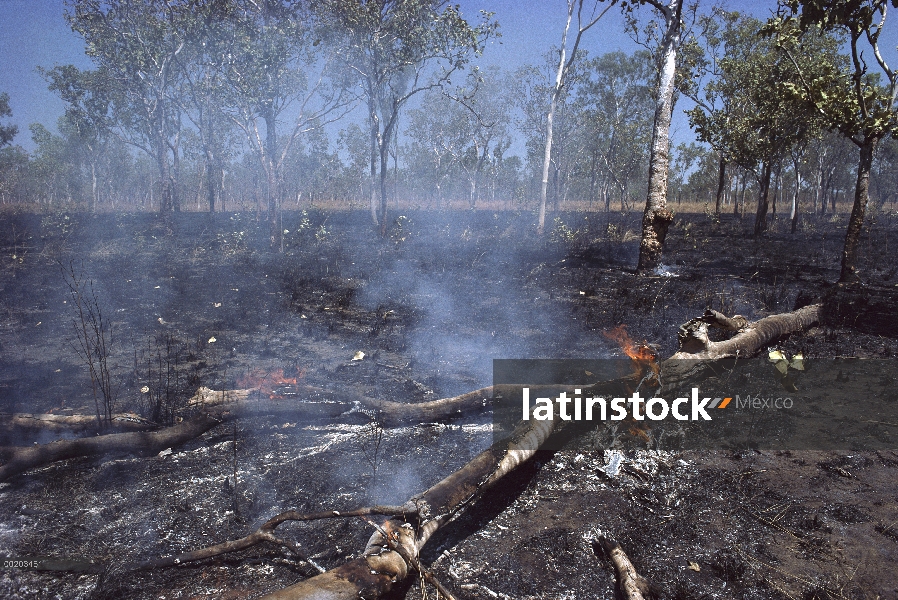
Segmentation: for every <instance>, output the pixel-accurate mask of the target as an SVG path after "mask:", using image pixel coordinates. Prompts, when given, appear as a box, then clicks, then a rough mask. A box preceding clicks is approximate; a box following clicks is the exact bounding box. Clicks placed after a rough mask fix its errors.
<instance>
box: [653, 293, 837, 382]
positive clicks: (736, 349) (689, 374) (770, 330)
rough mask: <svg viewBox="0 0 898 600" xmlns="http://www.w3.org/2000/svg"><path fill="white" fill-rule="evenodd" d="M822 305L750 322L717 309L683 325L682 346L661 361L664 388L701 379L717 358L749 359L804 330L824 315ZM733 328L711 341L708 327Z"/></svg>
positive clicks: (679, 334) (681, 330) (680, 338)
mask: <svg viewBox="0 0 898 600" xmlns="http://www.w3.org/2000/svg"><path fill="white" fill-rule="evenodd" d="M821 313H822V305H821V304H812V305H809V306H805V307H804V308H800V309H798V310H795V311H793V312H790V313H783V314H779V315H772V316H770V317H765V318H763V319H759V320H758V321H755V322H749V321H748V319H746V318H745V317H743V316H741V315H736V316H734V317H727V316H726V315H723V314H721V313H719V312H717V311H716V310H711V309H708V310H706V311H705V314H704V315H702V316H701V317H698V318H696V319H692V320H691V321H689V322H688V323H684V324H683V325H681V326H680V330H679V332H678V334H677V338H678V341H679V349H678V350H677V352H675V353H674V354H673V355H672V356H671V357H670V358H668V359H667V360H665V361H663V362H662V363H661V374H662V379H661V382H662V389H664V390H668V389H672V388H675V387H677V386H682V385H683V384H684V383H685V382H687V381H690V380H693V381H694V380H699V379H701V378H702V377H704V376H705V374H706V373H708V372H709V371H712V370H713V369H714V367H715V364H716V362H717V361H720V360H723V359H728V358H750V357H752V356H755V355H757V354H758V353H759V352H761V351H762V350H764V349H765V348H766V347H767V345H768V344H772V343H774V342H776V341H777V340H779V339H781V338H783V337H785V336H787V335H789V334H791V333H795V332H797V331H803V330H805V329H807V328H809V327H811V326H812V325H814V324H815V323H818V322H819V321H820V318H821ZM710 327H715V328H718V329H723V330H725V331H734V332H736V335H734V336H733V337H731V338H729V339H727V340H723V341H718V342H715V341H712V340H711V338H710V334H709V328H710Z"/></svg>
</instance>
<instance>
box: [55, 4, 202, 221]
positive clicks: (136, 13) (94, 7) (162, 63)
mask: <svg viewBox="0 0 898 600" xmlns="http://www.w3.org/2000/svg"><path fill="white" fill-rule="evenodd" d="M190 10H192V8H191V7H190V6H188V4H187V3H178V2H175V1H173V0H139V1H138V0H68V10H67V12H66V19H67V20H68V22H69V25H70V26H71V27H72V29H73V31H75V32H76V33H78V34H80V35H81V36H82V37H83V38H84V41H85V43H86V53H87V55H88V56H90V57H91V58H92V59H93V61H94V62H95V63H96V64H97V66H98V69H99V70H101V71H102V72H103V74H104V77H105V78H106V82H107V83H108V84H109V85H108V88H107V92H108V94H109V95H110V105H111V111H112V117H113V122H114V124H115V127H114V132H115V133H116V134H118V135H119V136H121V138H122V139H123V140H125V141H126V142H128V143H129V144H132V145H133V146H135V147H137V148H140V149H141V150H143V151H144V152H145V153H146V154H147V155H148V156H150V157H152V159H153V160H154V162H155V163H156V166H157V168H158V171H159V180H160V185H161V198H160V202H159V207H160V212H162V213H163V214H165V213H169V212H171V211H178V210H180V199H179V196H178V189H177V176H178V169H179V162H178V161H179V159H180V148H179V143H180V133H181V127H182V122H181V111H180V109H179V106H178V104H177V102H175V100H174V98H173V95H174V93H175V90H176V87H177V86H176V82H177V78H178V76H179V74H178V70H177V65H176V61H175V59H176V58H177V56H178V54H180V53H181V52H182V50H183V49H184V46H185V44H186V37H187V34H188V32H187V31H186V30H185V29H184V28H183V27H182V22H183V21H182V16H183V14H184V12H185V11H188V12H189V11H190Z"/></svg>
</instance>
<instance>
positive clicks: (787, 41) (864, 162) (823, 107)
mask: <svg viewBox="0 0 898 600" xmlns="http://www.w3.org/2000/svg"><path fill="white" fill-rule="evenodd" d="M892 4H893V5H894V4H895V3H894V0H893V2H892ZM888 8H889V1H888V0H788V1H786V2H784V3H783V5H782V9H783V10H782V14H781V15H780V16H778V17H776V18H775V19H772V20H771V21H770V24H769V26H768V28H767V31H768V32H770V33H772V34H775V35H776V39H777V40H778V42H779V43H780V44H781V45H782V47H783V48H784V49H785V51H786V53H787V55H788V56H789V58H790V59H791V60H792V61H793V63H794V64H795V66H796V69H797V70H798V71H799V73H800V81H799V82H797V83H795V84H794V85H793V86H791V87H790V90H791V91H792V92H793V93H794V94H795V95H796V96H797V97H798V98H800V99H802V100H804V101H805V102H806V103H807V104H808V105H809V106H810V108H811V109H812V110H814V111H816V112H817V113H819V114H820V115H821V117H822V118H823V119H824V120H825V121H826V123H827V124H828V125H829V126H830V127H832V128H834V129H837V130H838V131H839V132H841V133H842V135H844V136H845V137H846V138H848V139H849V140H851V141H852V142H853V143H854V144H855V145H856V146H857V148H858V150H859V153H860V156H859V159H858V168H857V181H856V183H855V191H854V204H853V205H852V209H851V217H850V218H849V220H848V229H847V231H846V233H845V245H844V247H843V250H842V265H841V272H840V274H839V282H841V283H849V282H853V281H857V280H858V279H859V276H858V268H857V262H858V252H857V251H858V243H859V240H860V235H861V230H862V228H863V225H864V216H865V214H866V210H867V203H868V201H869V188H870V173H871V170H872V167H873V159H874V156H875V153H876V149H877V147H878V146H879V143H880V142H881V141H882V140H883V139H884V138H885V137H886V136H888V135H894V134H895V133H896V132H898V104H896V100H898V72H895V71H893V70H892V69H891V68H890V67H889V65H888V63H887V62H886V61H885V59H884V58H883V55H882V53H881V52H880V47H879V36H880V34H881V33H882V32H883V30H884V28H885V24H886V15H887V13H888ZM821 31H822V32H836V33H841V34H843V35H846V36H847V37H848V43H849V48H850V56H851V61H850V66H845V65H843V64H841V63H837V62H829V63H826V64H824V65H822V67H823V68H824V69H825V70H826V73H825V76H814V74H812V73H809V72H807V69H805V68H802V65H801V63H800V55H799V53H798V51H797V48H799V44H800V43H801V39H802V37H803V35H807V34H808V33H810V32H821ZM864 50H867V52H868V53H867V56H864ZM871 55H872V57H873V59H872V62H873V63H874V64H872V65H871V64H870V63H869V62H868V60H867V59H868V58H869V57H870V56H871ZM871 67H872V68H871Z"/></svg>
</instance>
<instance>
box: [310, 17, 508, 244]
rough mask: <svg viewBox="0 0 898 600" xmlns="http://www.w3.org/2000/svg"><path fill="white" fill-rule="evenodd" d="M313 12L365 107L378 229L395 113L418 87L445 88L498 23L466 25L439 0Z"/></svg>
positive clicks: (372, 202)
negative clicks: (325, 24)
mask: <svg viewBox="0 0 898 600" xmlns="http://www.w3.org/2000/svg"><path fill="white" fill-rule="evenodd" d="M316 10H318V11H320V14H321V15H322V17H323V18H324V19H325V20H326V21H327V22H328V23H329V24H330V25H331V28H330V33H331V41H332V43H333V51H334V52H335V53H336V55H337V56H338V57H339V59H340V60H341V61H342V62H343V64H344V65H345V67H346V69H347V72H348V73H350V74H351V75H352V77H353V79H354V81H355V84H356V85H357V86H358V89H359V90H360V95H361V97H362V98H363V99H364V102H365V105H366V108H367V116H368V119H367V120H368V128H369V144H370V146H369V148H370V156H369V161H370V162H369V176H370V179H371V190H370V193H371V198H370V208H371V218H372V221H373V222H374V224H375V226H378V227H379V228H380V232H381V235H384V234H385V233H386V227H387V189H386V177H387V159H388V158H389V153H390V148H391V144H392V143H393V137H394V135H395V133H396V125H397V121H398V118H399V114H400V111H401V110H402V109H403V108H404V107H405V105H406V104H407V103H408V101H409V100H410V99H411V98H412V97H414V96H415V95H417V94H419V93H422V92H424V91H426V90H428V89H435V88H449V87H450V86H451V84H452V78H453V77H454V76H457V75H460V74H461V73H462V72H463V71H464V70H465V69H466V67H467V65H468V62H469V61H470V59H471V58H472V57H473V56H476V55H479V54H480V53H481V52H482V50H483V45H484V42H485V41H486V40H487V39H488V38H489V37H490V36H492V35H493V34H494V33H495V31H496V28H497V25H496V23H495V22H492V21H490V18H491V16H492V15H491V14H490V13H484V12H481V19H480V23H479V24H477V25H476V26H472V25H471V24H469V23H468V21H467V20H465V18H464V17H463V16H462V14H461V13H460V12H459V8H458V7H457V6H455V5H452V4H450V3H448V2H446V1H444V0H369V1H361V0H322V1H321V2H318V3H316ZM378 195H379V197H380V203H379V206H378V200H377V197H378Z"/></svg>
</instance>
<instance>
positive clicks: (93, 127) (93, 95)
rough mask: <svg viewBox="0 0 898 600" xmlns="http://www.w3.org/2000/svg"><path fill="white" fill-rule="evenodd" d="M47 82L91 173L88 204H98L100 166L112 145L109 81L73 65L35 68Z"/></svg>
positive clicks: (94, 206)
mask: <svg viewBox="0 0 898 600" xmlns="http://www.w3.org/2000/svg"><path fill="white" fill-rule="evenodd" d="M38 71H39V72H40V73H41V74H42V75H43V77H44V78H45V79H46V80H47V81H48V82H49V89H50V91H53V92H56V93H57V94H58V95H59V97H60V98H61V99H62V100H63V102H65V104H66V108H65V115H64V119H65V121H64V123H65V125H66V126H67V129H68V132H69V134H70V136H71V137H74V138H75V139H76V140H77V145H78V146H80V147H81V148H83V150H84V152H83V153H82V157H83V159H84V160H85V161H86V163H87V165H88V168H89V170H90V180H91V204H92V207H93V209H94V210H96V209H97V206H98V204H99V202H100V180H101V178H102V177H103V174H102V173H100V165H101V164H102V163H103V161H104V158H105V157H106V153H107V149H108V147H109V145H110V143H111V138H112V137H113V136H112V129H113V124H112V120H111V114H110V110H111V103H112V96H111V94H110V89H111V87H112V82H110V81H109V78H108V77H107V76H106V72H105V71H104V70H93V71H91V70H81V69H79V68H78V67H75V66H74V65H58V66H56V67H54V68H52V69H50V70H45V69H40V68H39V69H38Z"/></svg>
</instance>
